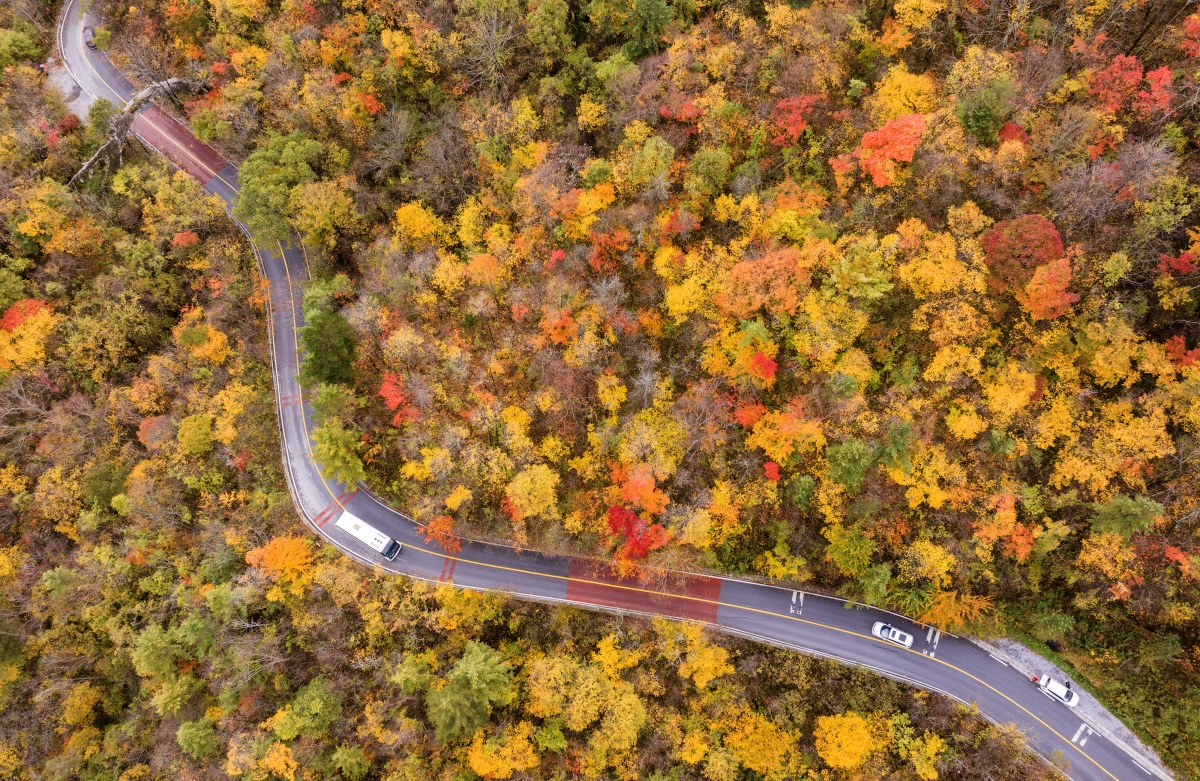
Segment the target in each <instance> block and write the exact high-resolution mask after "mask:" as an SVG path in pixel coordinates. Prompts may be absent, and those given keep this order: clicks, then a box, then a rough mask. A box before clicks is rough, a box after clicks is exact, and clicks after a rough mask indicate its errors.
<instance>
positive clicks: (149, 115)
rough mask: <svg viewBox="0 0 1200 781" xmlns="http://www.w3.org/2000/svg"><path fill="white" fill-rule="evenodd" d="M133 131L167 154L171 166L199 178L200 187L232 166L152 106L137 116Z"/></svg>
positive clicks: (189, 131) (187, 130)
mask: <svg viewBox="0 0 1200 781" xmlns="http://www.w3.org/2000/svg"><path fill="white" fill-rule="evenodd" d="M133 132H135V133H137V134H138V135H139V136H141V137H142V138H144V139H145V140H146V143H148V144H150V145H151V146H153V147H154V148H155V149H157V150H159V151H160V152H162V153H163V154H164V155H166V156H167V158H168V159H169V160H170V161H171V162H172V163H174V164H175V165H177V166H179V167H180V168H182V169H183V170H185V171H187V172H188V173H189V174H191V175H192V176H194V177H196V178H197V179H199V180H200V184H208V182H209V180H210V179H212V178H213V177H214V176H216V175H217V172H218V171H220V170H221V169H222V168H224V167H225V166H227V165H229V163H228V162H227V161H226V160H225V158H223V157H221V156H220V155H219V154H217V153H216V150H214V149H213V148H212V147H210V146H209V145H208V144H205V143H202V142H201V141H199V140H198V139H197V138H196V137H195V136H193V135H192V131H191V130H189V129H188V128H187V127H186V126H184V125H182V124H180V123H179V122H178V121H176V120H175V119H173V118H172V117H171V115H170V114H167V113H166V112H165V111H163V110H162V109H160V108H159V107H158V106H151V107H150V108H148V109H146V110H145V111H143V112H142V113H141V114H138V116H137V118H136V119H134V120H133Z"/></svg>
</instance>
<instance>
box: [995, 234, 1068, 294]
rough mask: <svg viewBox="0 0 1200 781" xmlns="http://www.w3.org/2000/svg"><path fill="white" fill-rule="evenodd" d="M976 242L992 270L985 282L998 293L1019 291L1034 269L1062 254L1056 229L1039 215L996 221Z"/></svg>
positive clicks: (1060, 240)
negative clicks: (980, 245)
mask: <svg viewBox="0 0 1200 781" xmlns="http://www.w3.org/2000/svg"><path fill="white" fill-rule="evenodd" d="M979 242H980V244H982V245H983V253H984V262H986V263H987V265H988V268H989V269H991V272H992V276H991V278H990V279H989V280H988V283H989V285H991V287H992V288H993V289H994V290H995V291H997V292H1000V293H1003V292H1005V291H1006V290H1008V289H1009V288H1016V289H1018V290H1020V289H1021V288H1023V287H1025V285H1026V284H1028V282H1029V280H1030V279H1032V278H1033V272H1034V269H1036V268H1037V267H1038V266H1044V265H1046V264H1047V263H1049V262H1051V261H1054V260H1058V259H1059V258H1061V257H1062V256H1063V242H1062V236H1061V235H1060V234H1059V232H1058V228H1055V227H1054V223H1052V222H1050V220H1047V219H1046V218H1045V217H1043V216H1041V215H1040V214H1025V215H1022V216H1020V217H1017V218H1016V219H1015V220H1004V221H1002V222H998V223H996V225H995V226H994V227H993V228H992V229H991V230H989V231H987V232H986V233H984V234H983V235H982V236H980V237H979Z"/></svg>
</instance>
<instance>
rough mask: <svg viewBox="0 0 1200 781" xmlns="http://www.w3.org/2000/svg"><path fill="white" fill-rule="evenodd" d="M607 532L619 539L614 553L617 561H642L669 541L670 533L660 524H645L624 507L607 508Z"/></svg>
mask: <svg viewBox="0 0 1200 781" xmlns="http://www.w3.org/2000/svg"><path fill="white" fill-rule="evenodd" d="M608 530H609V531H610V532H612V533H613V534H615V535H617V536H618V537H620V538H621V542H620V544H619V545H618V546H617V552H616V558H617V560H618V561H620V560H625V561H630V560H634V559H644V558H645V557H646V554H647V553H649V552H650V551H652V550H655V549H657V548H661V547H662V546H663V545H666V544H667V540H668V539H670V533H669V532H668V531H667V530H666V528H664V527H663V525H662V524H661V523H653V524H652V523H647V522H646V521H645V520H644V519H643V518H642V517H641V516H639V515H638V514H637V513H635V512H633V511H632V510H626V509H625V508H624V507H609V508H608Z"/></svg>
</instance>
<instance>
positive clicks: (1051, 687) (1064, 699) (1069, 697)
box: [1038, 675, 1079, 708]
mask: <svg viewBox="0 0 1200 781" xmlns="http://www.w3.org/2000/svg"><path fill="white" fill-rule="evenodd" d="M1038 686H1041V687H1042V691H1044V692H1045V693H1046V694H1047V696H1049V697H1051V698H1053V699H1055V700H1058V701H1059V702H1061V703H1062V704H1063V705H1066V706H1067V707H1068V708H1074V707H1075V706H1076V705H1078V704H1079V693H1078V692H1076V691H1075V690H1074V689H1072V688H1071V682H1070V681H1068V682H1066V683H1063V682H1062V681H1056V680H1054V679H1053V678H1051V677H1050V676H1049V675H1043V676H1042V677H1041V679H1040V680H1039V681H1038Z"/></svg>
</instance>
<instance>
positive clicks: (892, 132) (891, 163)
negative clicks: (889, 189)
mask: <svg viewBox="0 0 1200 781" xmlns="http://www.w3.org/2000/svg"><path fill="white" fill-rule="evenodd" d="M924 132H925V117H923V116H921V115H920V114H903V115H901V116H899V117H896V118H895V119H893V120H890V121H888V123H887V124H886V125H884V126H883V127H881V128H879V129H878V130H873V131H871V132H870V133H867V134H866V135H864V136H863V138H862V143H860V144H859V145H858V149H855V150H854V157H856V158H857V159H858V165H859V167H860V168H862V170H863V172H864V173H868V174H870V175H871V181H872V182H873V183H874V184H875V186H876V187H886V186H888V185H889V184H891V183H892V182H894V181H895V180H896V163H911V162H912V159H913V153H915V152H916V151H917V146H919V145H920V143H921V134H922V133H924Z"/></svg>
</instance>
